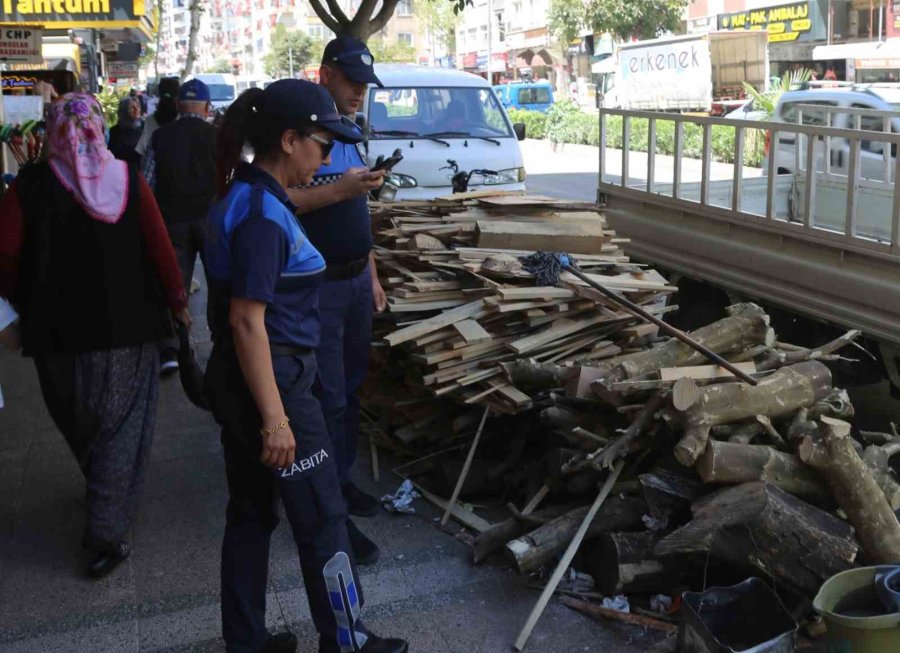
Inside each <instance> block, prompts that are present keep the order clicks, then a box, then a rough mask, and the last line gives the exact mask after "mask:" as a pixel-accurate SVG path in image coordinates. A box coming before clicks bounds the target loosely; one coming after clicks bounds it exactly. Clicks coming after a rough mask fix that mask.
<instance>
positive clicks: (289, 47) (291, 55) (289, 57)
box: [288, 45, 294, 79]
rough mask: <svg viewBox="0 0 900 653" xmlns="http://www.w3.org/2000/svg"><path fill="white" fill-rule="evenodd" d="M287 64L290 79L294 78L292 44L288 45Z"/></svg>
mask: <svg viewBox="0 0 900 653" xmlns="http://www.w3.org/2000/svg"><path fill="white" fill-rule="evenodd" d="M288 65H289V66H290V71H291V79H294V46H293V45H289V46H288Z"/></svg>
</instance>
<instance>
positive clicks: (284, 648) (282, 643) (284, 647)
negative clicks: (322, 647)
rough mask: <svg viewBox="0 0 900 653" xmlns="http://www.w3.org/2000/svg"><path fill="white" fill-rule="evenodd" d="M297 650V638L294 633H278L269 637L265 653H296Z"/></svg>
mask: <svg viewBox="0 0 900 653" xmlns="http://www.w3.org/2000/svg"><path fill="white" fill-rule="evenodd" d="M296 650H297V636H296V635H295V634H294V633H278V634H277V635H272V636H271V637H269V641H268V642H266V647H265V648H264V649H263V653H294V651H296Z"/></svg>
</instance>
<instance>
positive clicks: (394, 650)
mask: <svg viewBox="0 0 900 653" xmlns="http://www.w3.org/2000/svg"><path fill="white" fill-rule="evenodd" d="M356 650H357V651H359V653H407V651H409V644H407V643H406V640H403V639H397V638H393V637H389V638H386V637H379V636H378V635H372V634H369V635H368V639H367V640H366V643H365V644H363V646H362V648H358V649H356ZM340 651H341V647H340V646H338V643H337V642H336V641H335V640H333V639H330V638H325V637H320V638H319V653H340Z"/></svg>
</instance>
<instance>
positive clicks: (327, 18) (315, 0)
mask: <svg viewBox="0 0 900 653" xmlns="http://www.w3.org/2000/svg"><path fill="white" fill-rule="evenodd" d="M309 4H310V5H312V8H313V11H314V12H316V16H318V17H319V20H321V21H322V22H323V23H325V27H327V28H328V29H330V30H331V31H332V32H334V33H335V34H339V33H340V32H341V31H342V26H341V25H340V24H339V23H338V22H337V20H336V19H335V18H334V17H333V16H332V15H331V14H329V13H328V11H327V10H326V9H325V7H324V6H323V5H322V2H321V0H309ZM346 19H347V17H346V16H344V20H346Z"/></svg>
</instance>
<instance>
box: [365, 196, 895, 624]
mask: <svg viewBox="0 0 900 653" xmlns="http://www.w3.org/2000/svg"><path fill="white" fill-rule="evenodd" d="M513 199H515V203H514V207H515V208H514V210H512V209H510V208H509V207H508V206H507V207H505V208H503V209H500V208H498V206H497V202H496V201H494V202H489V201H486V200H485V199H484V198H480V199H479V198H470V199H467V200H466V201H462V202H460V201H457V202H455V203H451V202H443V203H442V202H435V203H427V204H426V203H422V204H419V205H415V206H409V205H402V206H401V207H399V208H396V207H395V208H387V207H384V208H382V209H380V210H379V215H380V217H381V218H382V222H381V229H380V232H379V239H378V245H379V248H378V259H379V265H380V269H381V273H382V279H383V283H384V285H385V288H386V290H387V292H388V295H389V298H390V300H389V301H390V313H389V317H388V319H385V320H382V321H381V322H380V325H379V327H378V329H379V331H378V332H379V335H380V337H381V338H382V339H383V342H384V346H382V347H381V348H380V349H379V350H378V351H379V353H380V358H381V359H382V362H383V363H384V364H383V365H382V366H381V372H380V373H379V374H377V375H376V376H375V378H374V379H373V380H372V383H371V393H370V395H369V401H368V403H367V407H368V410H369V411H370V412H371V414H373V415H376V416H377V417H376V418H375V419H377V420H378V421H379V424H380V426H381V427H382V429H383V430H384V431H385V432H387V433H388V437H387V438H386V439H385V442H393V443H395V444H396V443H399V445H400V448H401V449H402V450H404V451H406V452H408V453H418V454H419V456H420V457H419V458H418V459H417V460H414V461H413V462H412V463H409V464H408V465H405V466H404V468H403V470H402V475H403V476H405V477H407V478H412V479H413V480H414V481H415V482H416V483H417V484H418V485H419V486H420V487H427V488H428V489H429V490H430V492H429V494H428V496H429V497H430V498H431V499H432V500H435V502H437V503H439V505H441V506H442V507H443V508H445V510H446V513H445V520H446V518H447V517H448V516H450V515H452V516H454V517H455V518H457V519H458V520H459V521H461V522H463V523H464V524H466V525H467V526H468V527H469V528H471V529H473V530H475V531H476V535H475V537H474V538H473V541H472V543H473V552H474V559H475V561H476V562H481V561H483V560H486V559H487V558H489V557H492V556H494V557H498V558H500V557H502V558H505V559H506V560H507V561H508V562H509V563H510V564H512V565H513V566H514V567H515V568H516V569H517V570H519V571H520V572H522V573H541V572H544V571H548V570H549V568H550V566H552V565H557V570H556V572H557V573H554V574H553V576H552V577H551V580H550V583H549V584H548V587H549V586H552V587H551V592H552V590H554V589H556V583H557V582H559V580H560V577H561V571H560V569H559V565H563V566H566V567H567V566H569V565H571V566H572V567H573V568H575V569H577V570H578V571H579V572H583V573H586V574H589V575H590V576H591V577H592V578H593V581H594V590H593V592H588V593H587V594H584V593H582V594H578V593H576V594H577V595H578V596H580V597H581V598H594V597H595V596H597V595H599V594H603V595H618V594H623V593H624V594H632V595H635V596H641V597H645V598H646V597H649V596H651V595H658V594H665V595H668V596H670V597H672V596H677V594H678V593H679V592H680V591H682V590H685V589H694V590H701V589H703V588H704V587H708V586H709V585H712V584H716V583H718V584H728V583H733V582H738V581H740V580H742V579H744V578H745V577H746V576H748V575H757V576H760V577H762V578H765V579H768V580H769V581H770V582H771V583H772V584H773V585H774V586H775V587H776V589H777V590H778V591H779V594H780V596H782V598H783V599H784V600H786V601H788V600H789V599H788V597H794V600H795V603H794V604H795V605H801V606H807V607H808V599H809V598H810V597H811V596H812V595H813V594H815V592H816V591H817V590H818V588H819V587H820V585H821V584H822V583H823V582H824V581H825V580H827V579H828V578H829V577H830V576H831V575H833V574H835V573H838V572H840V571H843V570H845V569H848V568H850V567H852V566H854V565H856V564H859V563H861V562H865V563H871V564H878V563H887V562H891V561H895V560H897V559H900V523H898V520H897V517H896V516H895V514H894V510H896V509H898V508H900V484H898V481H897V478H896V476H895V473H894V468H893V467H892V465H891V457H892V456H894V455H895V454H898V452H900V437H898V435H897V433H896V432H895V433H892V434H880V433H865V434H858V433H853V432H852V428H851V426H850V422H851V421H852V418H853V406H852V404H851V403H850V401H849V398H848V396H847V393H846V392H845V391H843V390H841V389H839V388H836V387H834V383H833V378H832V373H831V371H830V369H829V367H828V363H830V362H833V361H837V360H841V361H847V360H849V359H846V358H843V357H842V356H841V354H840V353H839V352H840V351H841V350H842V349H844V348H845V347H847V346H848V345H851V344H854V343H853V341H854V340H855V339H856V338H857V337H858V336H859V335H860V334H859V333H858V332H855V331H853V332H849V333H847V334H845V335H844V336H842V337H840V338H837V339H835V340H834V341H832V342H829V343H826V344H823V345H821V346H819V347H816V348H811V349H810V348H804V347H798V346H794V345H790V344H787V343H784V342H780V341H779V340H778V338H777V335H776V334H775V333H774V331H773V329H772V327H771V326H770V320H769V317H768V315H767V314H766V313H765V312H764V310H763V309H762V308H760V307H759V306H757V305H755V304H752V303H743V304H735V305H733V306H730V307H728V309H727V311H726V314H725V315H724V316H723V317H722V318H721V319H718V320H716V321H715V322H713V323H711V324H708V325H706V326H704V327H701V328H699V329H696V330H695V331H692V332H691V333H690V334H689V338H690V339H691V340H693V341H694V342H695V343H699V344H701V345H703V346H704V347H705V348H707V349H708V350H710V351H712V352H714V353H715V354H718V355H719V356H721V357H723V358H724V359H725V360H726V361H727V362H729V363H730V364H732V365H734V366H737V367H738V369H739V370H740V371H741V372H743V373H745V374H748V375H750V376H751V377H753V378H754V379H755V381H756V384H755V385H751V384H749V383H744V382H741V381H739V380H738V379H737V378H736V377H734V376H732V374H731V373H730V372H728V371H727V370H725V369H723V368H721V367H718V366H715V365H710V364H709V361H708V360H706V357H705V356H704V355H703V354H701V353H698V351H697V350H696V349H695V348H694V347H692V346H688V345H687V344H685V342H683V341H682V340H679V339H675V338H665V337H661V336H660V334H659V333H658V332H657V329H656V327H652V326H648V325H647V324H644V323H642V322H641V321H639V320H638V319H637V318H635V316H633V315H631V314H629V313H628V312H626V311H624V310H622V309H620V308H619V307H618V306H617V305H616V304H614V303H611V302H609V301H608V300H606V299H605V298H604V297H603V296H598V294H597V293H594V292H592V290H591V289H590V288H588V287H586V286H583V285H581V284H579V283H577V280H575V279H573V278H569V277H566V275H563V277H562V278H561V281H560V283H559V284H558V285H557V286H553V287H535V285H534V279H532V278H531V277H530V275H529V274H528V273H527V272H525V271H524V270H523V269H522V267H521V263H520V261H519V258H518V257H519V256H521V255H523V254H528V253H530V252H531V251H532V250H533V249H537V248H540V249H544V250H551V251H562V250H565V251H568V252H569V253H570V254H574V256H575V257H576V258H577V259H578V262H579V266H580V267H581V269H583V270H587V271H588V272H589V273H590V274H591V275H595V276H596V278H598V279H600V278H602V283H604V284H605V285H608V286H610V287H613V288H616V289H617V290H619V291H621V292H622V293H624V294H626V295H627V296H628V297H629V298H630V299H631V300H632V301H634V302H636V303H638V304H639V305H641V306H642V307H643V308H644V309H646V310H648V311H651V312H653V313H655V314H656V315H661V314H665V313H666V312H667V311H669V310H673V309H674V308H675V307H672V306H667V305H666V302H667V300H668V299H670V293H671V292H672V291H673V290H674V288H672V287H671V286H669V285H668V284H667V283H666V281H665V280H664V279H663V278H662V277H661V276H660V275H659V274H658V273H656V272H655V271H653V270H650V269H647V268H645V267H640V266H637V265H634V264H633V263H631V262H629V261H628V260H627V259H626V258H625V257H624V256H622V253H621V252H620V251H619V250H618V246H617V243H616V242H615V241H616V239H615V235H614V234H612V233H610V232H609V231H608V230H606V229H605V227H604V226H603V222H602V218H600V217H599V216H598V215H597V214H596V213H591V218H590V220H592V221H593V222H594V223H595V225H594V226H589V225H588V219H587V217H586V216H587V215H588V211H587V209H586V207H584V206H575V205H568V204H566V205H562V204H557V203H553V202H550V201H548V200H545V199H541V198H538V199H535V200H529V199H528V198H504V202H505V203H513ZM510 216H515V218H513V217H510ZM497 224H502V232H503V233H504V234H505V235H504V240H501V241H497V240H493V239H492V240H489V241H488V242H489V243H490V245H491V247H490V248H487V249H482V248H481V245H482V244H483V241H481V240H480V238H481V234H495V233H497V231H498V230H497V229H493V227H494V226H496V225H497ZM509 224H516V225H518V226H516V227H510V226H508V225H509ZM535 225H539V227H538V226H535ZM573 225H578V226H577V228H576V227H575V226H573ZM550 226H553V227H555V228H558V229H560V232H561V233H563V234H564V235H563V236H561V238H563V240H562V241H559V242H558V241H557V240H556V236H553V235H552V233H553V229H551V228H549V227H550ZM535 234H537V235H538V236H539V237H538V238H533V237H532V236H534V235H535ZM588 234H590V235H591V237H592V238H595V239H596V240H595V241H594V242H592V243H591V244H590V245H585V248H586V249H585V251H587V249H588V248H595V247H597V246H598V245H599V246H600V247H602V248H605V249H601V250H600V252H599V253H597V250H596V249H592V250H591V251H593V252H594V253H593V254H591V253H587V254H584V253H582V252H579V251H578V248H579V247H580V244H579V238H583V237H587V235H588ZM426 236H427V237H428V239H426V238H424V237H426ZM492 238H493V235H492ZM429 239H433V240H429ZM566 239H568V240H566ZM498 245H503V247H499V246H498ZM495 247H496V249H495ZM529 248H531V249H529ZM617 284H618V285H617ZM442 303H447V305H446V306H442ZM411 304H419V306H418V308H417V309H415V310H410V309H408V307H409V305H411ZM423 305H424V306H427V307H428V308H427V310H426V309H425V308H424V306H423ZM397 306H401V307H403V308H401V309H400V310H399V311H397V310H395V309H396V307H397ZM689 308H690V307H686V309H687V310H689ZM488 413H490V415H491V418H490V419H487V420H485V416H486V415H487V414H488ZM473 434H474V438H472V436H473ZM601 484H603V487H601V488H600V494H599V495H598V487H600V485H601ZM440 497H450V500H449V501H447V500H446V499H441V498H440ZM457 501H460V502H464V505H466V506H470V507H471V506H473V505H477V506H483V508H478V509H476V510H477V512H478V513H480V514H479V515H476V514H475V513H474V512H473V511H472V509H471V508H469V507H467V508H464V507H462V506H460V505H457ZM484 517H490V519H491V521H490V522H488V521H486V520H485V518H484ZM560 556H562V559H561V560H560ZM557 561H559V562H557ZM562 571H565V569H563V570H562ZM570 594H571V592H570ZM543 598H544V597H542V599H543ZM803 601H806V603H803ZM595 612H596V611H595ZM532 617H535V615H534V614H533V615H532ZM529 624H530V626H533V619H529ZM530 626H528V625H527V626H526V629H525V630H523V636H524V638H525V639H527V632H526V631H528V628H529V627H530Z"/></svg>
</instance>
